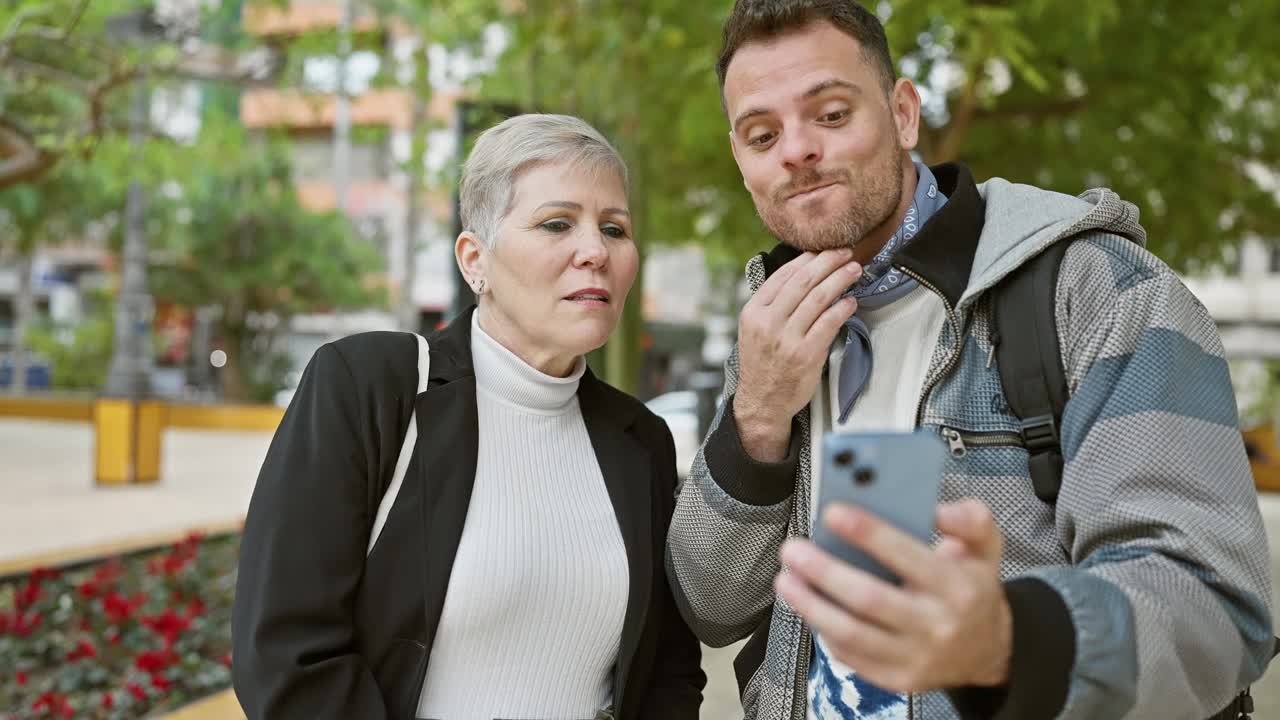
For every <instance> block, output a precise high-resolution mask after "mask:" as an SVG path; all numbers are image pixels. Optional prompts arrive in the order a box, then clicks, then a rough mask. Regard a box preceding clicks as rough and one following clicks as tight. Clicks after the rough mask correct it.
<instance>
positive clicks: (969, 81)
mask: <svg viewBox="0 0 1280 720" xmlns="http://www.w3.org/2000/svg"><path fill="white" fill-rule="evenodd" d="M979 68H980V65H979V64H978V63H974V64H973V65H972V66H971V67H969V68H968V71H967V72H966V73H965V76H966V77H965V83H964V92H963V93H962V94H961V95H960V103H959V104H958V105H957V106H956V109H955V112H953V113H952V114H951V122H950V123H948V124H947V129H946V130H945V131H944V132H943V134H942V139H941V140H940V141H939V142H938V144H937V147H938V152H937V154H936V155H934V156H933V157H931V158H929V161H930V162H932V163H944V162H951V161H953V160H955V159H956V158H957V157H959V155H960V148H961V147H962V146H963V145H964V140H965V137H966V136H967V135H968V134H969V127H970V126H971V125H972V124H973V119H974V114H975V113H976V112H977V109H978V83H979V82H980V81H981V73H979V72H978V70H979Z"/></svg>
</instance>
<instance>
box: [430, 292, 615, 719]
mask: <svg viewBox="0 0 1280 720" xmlns="http://www.w3.org/2000/svg"><path fill="white" fill-rule="evenodd" d="M471 354H472V361H473V363H474V365H475V375H476V401H477V405H478V411H479V421H480V435H479V455H478V457H477V462H476V479H475V488H474V490H472V493H471V504H470V506H469V508H468V509H467V520H466V525H465V527H464V528H463V531H462V540H461V542H460V543H459V545H458V553H457V556H456V558H455V560H454V563H453V572H452V574H451V575H450V577H449V589H448V594H447V595H446V597H445V603H444V610H443V612H442V614H441V617H440V627H439V630H438V631H437V632H436V638H435V643H434V645H433V647H432V649H431V660H430V664H429V666H428V670H427V678H426V682H425V684H424V685H423V689H422V697H421V699H420V701H419V703H418V713H417V716H418V717H419V718H432V719H433V720H493V719H494V718H517V719H518V718H538V719H539V720H582V719H584V718H591V717H593V716H594V715H595V713H596V711H597V710H599V709H600V708H602V707H605V706H606V705H608V704H609V703H610V702H612V699H613V666H614V661H615V659H616V656H617V653H618V646H619V643H620V640H621V636H622V624H623V619H624V616H625V615H626V609H627V592H628V575H627V556H626V550H625V548H624V547H623V544H622V535H621V532H620V531H619V529H618V521H617V517H616V516H615V514H614V511H613V505H612V503H611V502H610V500H609V493H608V489H607V488H606V487H605V484H604V477H603V476H602V475H601V473H600V466H599V464H598V463H597V461H596V456H595V452H594V450H593V449H592V446H591V439H590V438H589V437H588V436H587V428H586V425H585V424H584V423H583V420H582V412H581V410H580V409H579V407H578V396H577V391H578V381H579V380H580V379H581V377H582V374H583V372H584V371H585V369H586V363H585V362H584V361H582V360H579V362H578V365H577V367H576V368H575V370H574V372H573V374H572V375H570V376H569V377H567V378H556V377H551V376H549V375H545V374H543V373H541V372H539V371H538V370H536V369H534V368H533V367H530V366H529V365H528V364H526V363H525V362H524V361H523V360H521V359H520V358H519V357H518V356H516V355H515V354H514V353H512V352H511V351H509V350H507V349H506V348H505V347H503V346H502V345H500V344H499V343H498V342H497V341H495V340H494V339H493V338H491V337H489V336H488V335H487V334H485V332H484V331H483V330H482V329H481V328H480V324H479V320H478V317H477V318H476V319H473V320H472V326H471ZM428 481H429V480H428Z"/></svg>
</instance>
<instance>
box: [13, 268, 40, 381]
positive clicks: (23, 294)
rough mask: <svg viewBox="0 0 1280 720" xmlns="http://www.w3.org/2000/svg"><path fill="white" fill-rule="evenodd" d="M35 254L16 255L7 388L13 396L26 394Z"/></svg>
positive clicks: (32, 311)
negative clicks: (11, 365)
mask: <svg viewBox="0 0 1280 720" xmlns="http://www.w3.org/2000/svg"><path fill="white" fill-rule="evenodd" d="M34 259H35V252H34V251H32V252H27V253H21V254H19V255H18V269H17V272H18V288H17V293H16V294H15V295H14V314H13V352H12V353H11V354H12V357H13V376H12V382H11V384H10V385H9V388H10V389H11V390H12V392H13V394H15V395H24V394H26V392H27V364H28V363H27V330H28V328H30V327H31V323H32V321H33V320H35V314H36V298H35V286H34V284H33V283H32V282H31V269H32V266H33V265H34Z"/></svg>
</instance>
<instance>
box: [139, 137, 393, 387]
mask: <svg viewBox="0 0 1280 720" xmlns="http://www.w3.org/2000/svg"><path fill="white" fill-rule="evenodd" d="M237 149H238V151H237ZM192 155H193V159H194V160H195V162H196V163H197V165H198V166H201V167H204V168H205V170H204V171H202V172H197V173H192V174H191V175H189V176H188V177H186V179H185V182H184V183H183V184H182V189H181V195H180V196H179V198H178V199H177V200H175V201H174V216H175V220H174V221H173V224H172V226H171V227H172V231H171V233H170V235H169V237H168V240H167V242H166V243H165V246H166V248H167V249H168V251H169V253H170V254H171V255H172V256H173V258H174V260H173V262H172V263H169V264H154V265H153V267H152V268H151V270H150V279H151V288H152V292H153V293H154V294H155V295H156V297H157V298H158V299H161V300H168V301H171V302H175V303H178V304H180V305H185V306H188V307H202V306H209V305H213V306H217V307H219V308H221V315H220V318H219V320H218V323H217V334H218V336H219V337H220V338H221V340H222V343H223V345H222V347H223V349H224V350H225V351H226V353H227V364H226V367H224V368H223V370H222V373H223V379H224V384H223V390H224V396H225V397H226V399H227V400H230V401H247V400H254V401H265V400H269V399H270V397H271V394H272V393H273V392H274V391H275V390H277V389H279V386H280V382H281V380H282V375H283V374H284V372H285V371H287V369H288V367H287V364H285V363H283V362H282V359H281V356H280V353H279V347H278V342H277V341H278V339H279V337H280V335H281V333H283V332H285V331H286V330H287V328H288V326H289V320H290V319H291V318H292V317H293V316H295V315H297V314H299V313H310V312H324V311H328V310H340V309H349V308H359V307H369V306H370V305H373V304H376V303H378V302H381V301H382V298H381V296H382V293H381V290H380V288H378V287H377V280H376V279H375V278H374V274H375V273H376V272H378V271H380V269H381V259H380V258H379V256H378V254H377V251H376V250H375V249H374V248H373V247H372V246H370V245H369V244H368V243H366V242H364V241H362V240H360V239H358V238H356V237H355V236H354V234H353V232H352V230H351V229H350V226H349V225H348V224H347V222H346V221H345V220H343V219H342V218H341V217H339V216H338V215H337V214H336V213H332V212H330V213H314V212H311V211H309V210H307V209H305V208H303V207H302V206H301V205H300V204H299V202H298V198H297V195H296V194H295V192H294V186H293V181H292V176H291V169H290V165H289V162H288V152H287V148H286V147H285V146H284V145H281V144H276V143H273V142H270V141H264V142H260V143H254V142H251V141H250V140H249V139H248V138H246V137H245V136H244V134H243V132H242V131H240V130H239V129H238V128H235V127H231V126H226V125H224V126H222V127H219V126H217V125H211V126H206V128H205V129H204V131H203V132H202V134H201V139H200V142H199V143H198V145H197V146H196V147H195V148H193V150H192ZM219 158H222V159H219ZM204 161H207V163H206V162H204Z"/></svg>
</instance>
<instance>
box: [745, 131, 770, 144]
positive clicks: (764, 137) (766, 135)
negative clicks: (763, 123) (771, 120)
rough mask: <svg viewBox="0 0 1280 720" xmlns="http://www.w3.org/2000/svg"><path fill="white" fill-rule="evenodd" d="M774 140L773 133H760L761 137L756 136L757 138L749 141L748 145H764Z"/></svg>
mask: <svg viewBox="0 0 1280 720" xmlns="http://www.w3.org/2000/svg"><path fill="white" fill-rule="evenodd" d="M772 139H773V133H771V132H767V133H760V134H759V135H756V136H755V137H753V138H751V139H750V140H748V141H747V144H748V145H764V144H765V143H767V142H769V141H770V140H772Z"/></svg>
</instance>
